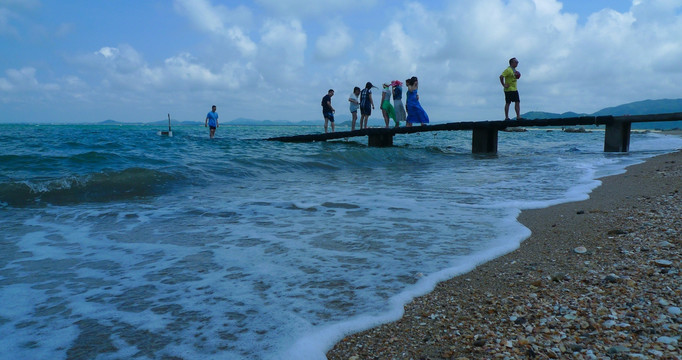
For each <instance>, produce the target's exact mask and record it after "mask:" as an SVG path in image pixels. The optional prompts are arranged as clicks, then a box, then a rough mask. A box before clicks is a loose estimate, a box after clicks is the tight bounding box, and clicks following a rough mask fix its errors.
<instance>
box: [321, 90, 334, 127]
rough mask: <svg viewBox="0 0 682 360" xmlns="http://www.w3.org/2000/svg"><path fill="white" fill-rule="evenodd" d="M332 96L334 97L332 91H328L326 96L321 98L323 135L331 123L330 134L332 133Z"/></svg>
mask: <svg viewBox="0 0 682 360" xmlns="http://www.w3.org/2000/svg"><path fill="white" fill-rule="evenodd" d="M332 96H334V90H333V89H329V91H327V95H325V96H323V97H322V116H324V133H325V134H326V133H327V126H328V123H329V122H331V123H332V132H334V112H336V110H334V107H332Z"/></svg>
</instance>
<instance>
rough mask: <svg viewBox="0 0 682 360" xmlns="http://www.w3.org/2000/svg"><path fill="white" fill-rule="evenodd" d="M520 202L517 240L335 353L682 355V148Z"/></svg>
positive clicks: (346, 357)
mask: <svg viewBox="0 0 682 360" xmlns="http://www.w3.org/2000/svg"><path fill="white" fill-rule="evenodd" d="M600 180H601V181H602V185H601V186H600V187H598V188H597V189H595V190H594V191H593V192H592V193H591V194H590V198H589V199H588V200H585V201H580V202H573V203H566V204H561V205H557V206H552V207H549V208H545V209H536V210H527V211H523V212H522V214H521V215H520V216H519V221H520V222H521V223H523V224H524V225H525V226H527V227H528V228H529V229H530V230H531V232H532V235H531V236H530V237H529V238H528V239H526V240H525V241H524V242H523V243H522V244H521V246H520V248H519V249H517V250H516V251H513V252H511V253H509V254H507V255H504V256H501V257H499V258H497V259H495V260H493V261H490V262H487V263H485V264H482V265H480V266H478V267H477V268H476V269H474V270H473V271H472V272H469V273H466V274H462V275H460V276H458V277H455V278H453V279H450V280H448V281H444V282H442V283H440V284H439V285H437V286H436V288H435V289H434V291H432V292H431V293H429V294H427V295H425V296H422V297H419V298H416V299H414V300H413V301H412V302H410V303H409V304H407V305H406V306H405V313H404V315H403V317H402V318H401V319H400V320H398V321H396V322H393V323H389V324H385V325H381V326H379V327H376V328H372V329H369V330H366V331H364V332H360V333H356V334H352V335H349V336H347V337H345V338H343V339H342V340H341V341H339V342H338V343H337V344H336V345H335V346H334V347H333V348H332V349H331V350H329V352H328V353H327V358H328V359H343V360H360V359H460V360H464V359H682V350H681V348H682V338H681V335H682V327H681V325H682V315H681V314H680V308H681V307H682V276H680V267H681V266H682V221H681V220H680V219H681V218H682V193H681V191H682V152H677V153H671V154H666V155H661V156H657V157H655V158H651V159H648V160H647V161H646V162H645V163H642V164H638V165H634V166H631V167H629V168H628V169H627V171H626V173H624V174H620V175H615V176H610V177H605V178H602V179H600Z"/></svg>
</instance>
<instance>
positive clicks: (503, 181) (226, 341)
mask: <svg viewBox="0 0 682 360" xmlns="http://www.w3.org/2000/svg"><path fill="white" fill-rule="evenodd" d="M158 130H163V129H162V128H156V127H153V126H146V125H144V126H143V125H124V126H98V125H26V124H22V125H0V229H1V231H0V304H2V306H0V348H2V349H3V350H2V351H0V358H1V359H324V358H325V355H324V354H325V352H326V351H327V350H328V349H329V348H330V347H331V346H332V345H333V344H334V343H335V342H336V341H338V340H340V339H341V338H342V337H343V336H344V335H345V334H347V333H350V332H354V331H359V330H363V329H365V328H368V327H370V326H373V325H376V324H379V323H383V322H388V321H392V320H395V319H397V318H399V317H400V316H401V314H402V306H403V304H405V303H406V302H408V301H409V300H410V299H412V298H413V297H415V296H418V295H421V294H424V293H427V292H429V291H430V290H431V289H432V288H433V287H434V285H435V284H436V283H437V282H438V281H442V280H444V279H447V278H450V277H452V276H454V275H456V274H460V273H462V272H466V271H468V270H470V269H472V268H473V267H475V266H476V265H477V264H480V263H482V262H485V261H487V260H490V259H492V258H495V257H497V256H499V255H501V254H504V253H507V252H509V251H512V250H513V249H515V248H517V247H518V246H519V243H520V242H521V241H523V240H524V239H525V238H527V237H528V236H529V234H530V233H529V230H528V229H527V228H525V227H523V226H522V225H521V224H519V223H518V222H517V221H516V217H517V216H518V214H519V212H520V211H521V210H522V209H529V208H542V207H547V206H550V205H553V204H558V203H564V202H569V201H575V200H582V199H585V198H587V197H588V196H589V193H590V191H591V190H592V189H594V188H595V187H597V186H598V185H599V181H598V180H596V179H597V178H599V177H602V176H605V175H611V174H617V173H621V172H623V171H624V168H625V167H626V166H628V165H631V164H635V163H639V162H642V161H643V160H644V159H646V158H648V157H652V156H655V155H658V154H662V153H667V152H672V151H674V150H676V149H680V148H682V138H679V137H674V136H665V135H661V134H657V133H636V134H633V135H632V138H631V144H630V152H629V153H604V152H602V149H603V136H604V133H603V128H602V129H596V130H595V131H593V132H590V133H564V132H561V131H557V130H554V131H548V130H547V129H531V130H530V131H527V132H523V133H505V132H501V133H500V135H499V137H500V139H499V147H498V151H499V152H498V154H496V155H473V154H471V151H470V149H471V133H470V132H438V133H419V134H411V135H397V136H396V138H395V141H394V144H395V146H394V147H391V148H368V147H367V146H366V141H367V140H366V138H354V139H350V140H348V141H333V142H318V143H301V144H294V143H280V142H272V141H264V140H262V139H264V138H269V137H273V136H283V135H294V134H306V133H313V132H320V131H322V126H259V127H255V126H252V127H249V126H222V127H220V128H218V131H217V135H216V138H215V139H213V140H210V139H208V131H207V130H206V129H205V128H204V127H203V126H176V127H175V128H174V129H173V130H174V135H175V136H174V137H172V138H169V137H161V136H158V135H157V131H158ZM338 130H344V129H338Z"/></svg>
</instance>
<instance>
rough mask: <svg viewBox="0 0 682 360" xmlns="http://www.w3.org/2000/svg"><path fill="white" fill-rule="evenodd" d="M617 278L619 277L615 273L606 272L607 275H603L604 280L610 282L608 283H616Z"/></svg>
mask: <svg viewBox="0 0 682 360" xmlns="http://www.w3.org/2000/svg"><path fill="white" fill-rule="evenodd" d="M618 280H620V277H618V275H616V274H608V275H606V277H604V281H606V282H610V283H616V282H618Z"/></svg>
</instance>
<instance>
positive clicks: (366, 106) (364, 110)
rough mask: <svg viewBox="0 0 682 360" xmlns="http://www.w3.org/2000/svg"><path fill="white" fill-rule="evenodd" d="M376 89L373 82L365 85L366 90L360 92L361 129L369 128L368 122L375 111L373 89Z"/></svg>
mask: <svg viewBox="0 0 682 360" xmlns="http://www.w3.org/2000/svg"><path fill="white" fill-rule="evenodd" d="M373 87H375V86H374V85H372V83H371V82H369V81H368V82H367V84H365V88H364V89H362V91H361V92H360V129H366V128H367V121H368V120H369V116H370V115H372V109H374V100H372V88H373Z"/></svg>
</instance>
